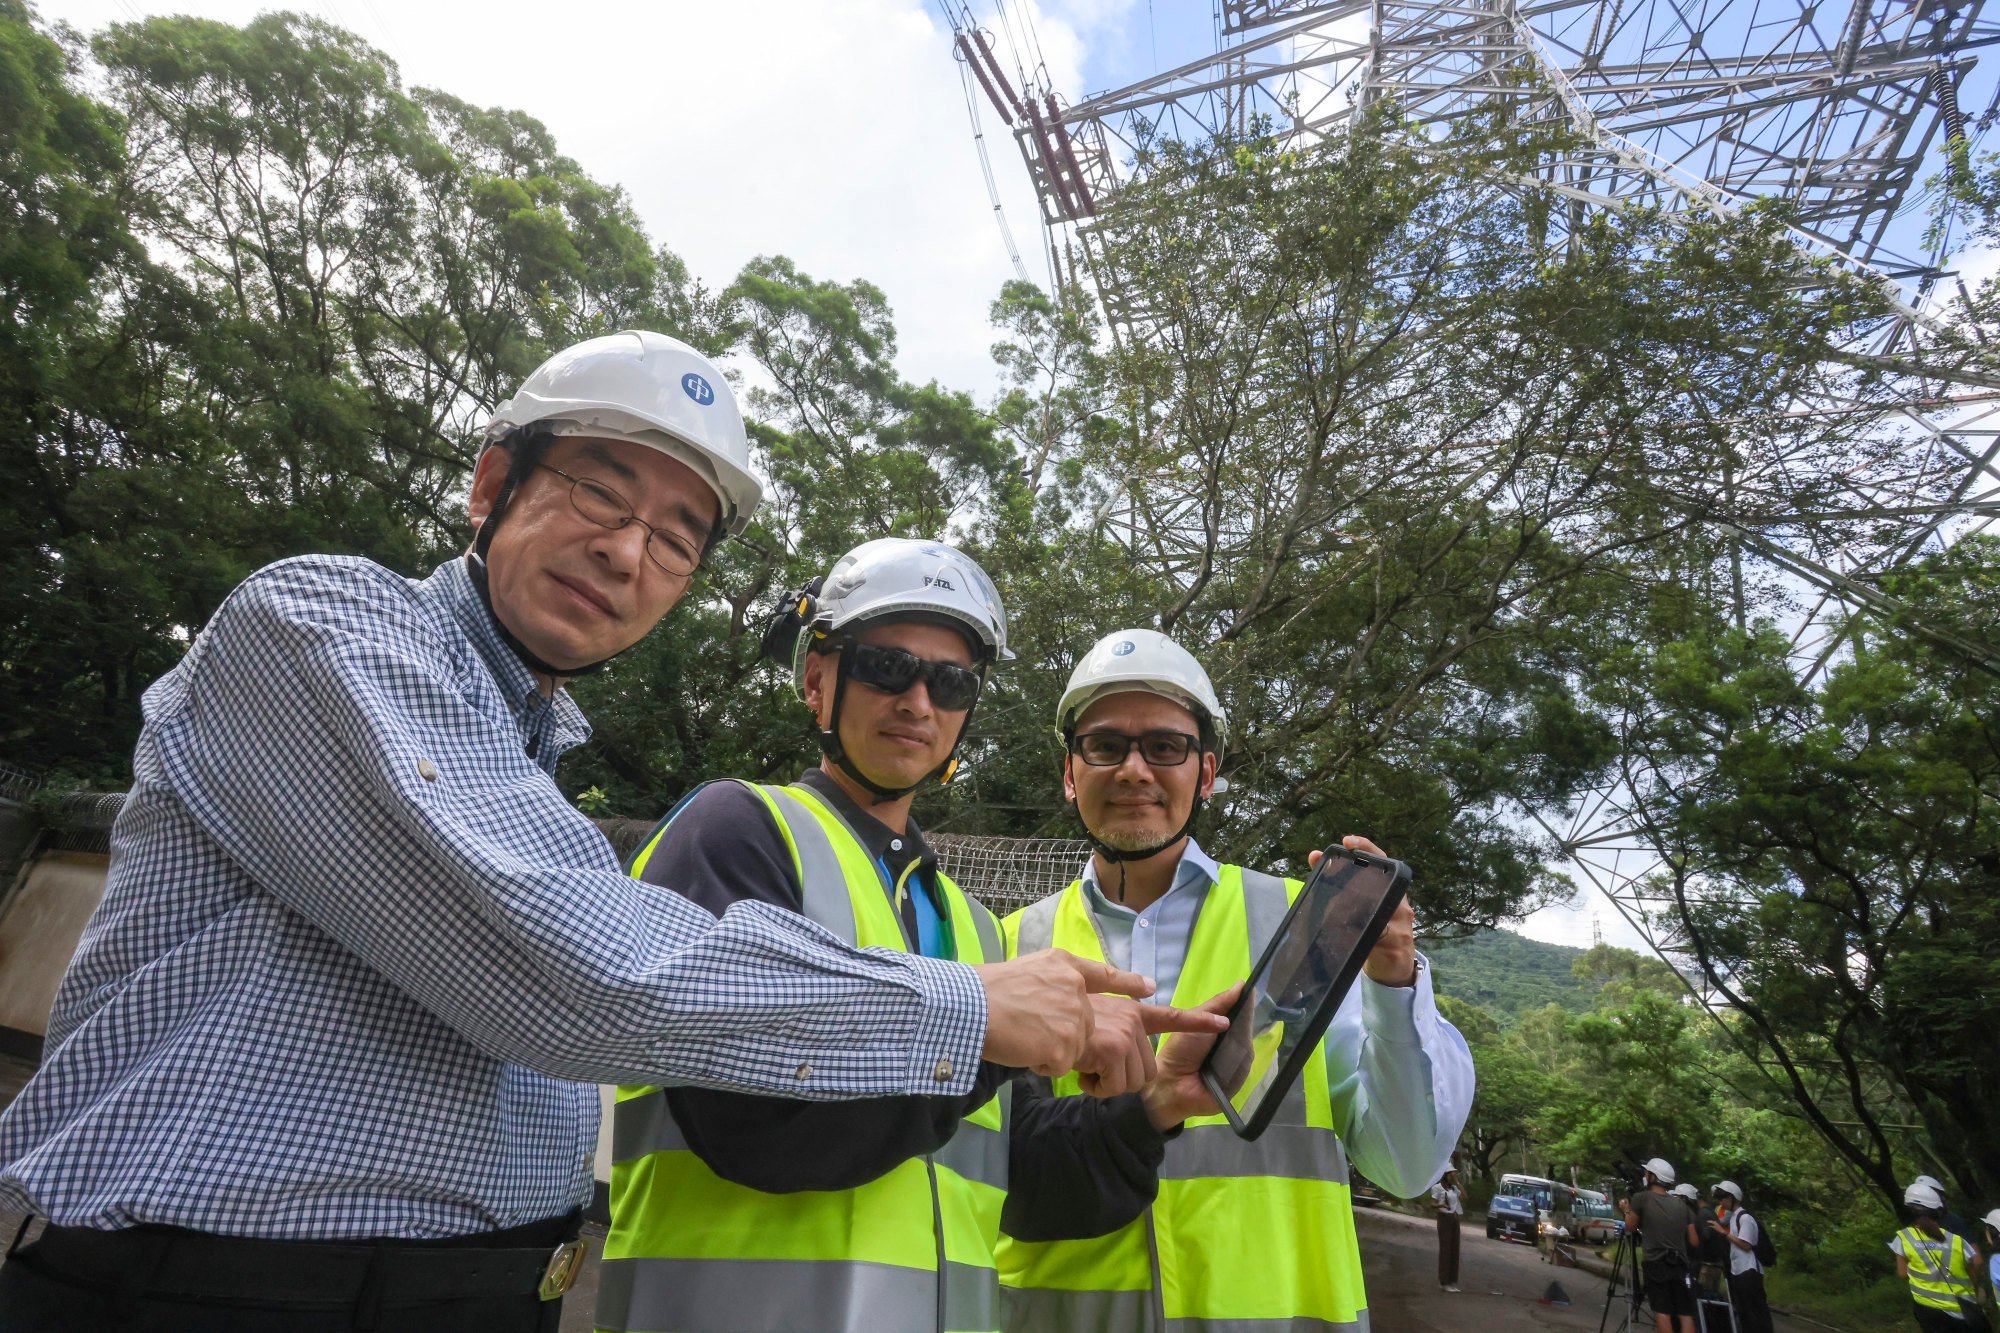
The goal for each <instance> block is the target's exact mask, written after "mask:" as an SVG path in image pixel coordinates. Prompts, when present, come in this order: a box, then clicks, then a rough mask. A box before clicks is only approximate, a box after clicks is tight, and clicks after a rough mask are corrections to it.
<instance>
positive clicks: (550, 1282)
mask: <svg viewBox="0 0 2000 1333" xmlns="http://www.w3.org/2000/svg"><path fill="white" fill-rule="evenodd" d="M582 1271H583V1242H582V1241H580V1240H572V1241H565V1242H564V1243H563V1244H561V1245H558V1246H556V1249H555V1253H554V1254H551V1255H550V1256H549V1266H548V1267H547V1268H544V1269H543V1270H542V1285H541V1288H540V1290H539V1291H538V1292H537V1293H536V1294H537V1295H539V1296H540V1297H541V1298H542V1299H543V1300H545V1301H559V1300H561V1299H562V1298H563V1297H564V1296H565V1295H567V1294H568V1292H569V1289H570V1288H571V1287H573V1286H575V1285H576V1276H577V1274H578V1273H581V1272H582Z"/></svg>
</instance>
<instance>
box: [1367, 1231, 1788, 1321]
mask: <svg viewBox="0 0 2000 1333" xmlns="http://www.w3.org/2000/svg"><path fill="white" fill-rule="evenodd" d="M1355 1222H1356V1230H1357V1231H1359V1232H1360V1235H1361V1267H1362V1271H1363V1272H1364V1273H1365V1274H1366V1275H1367V1280H1368V1315H1369V1323H1370V1325H1371V1327H1372V1328H1373V1330H1374V1333H1465V1331H1466V1330H1472V1329H1477V1330H1479V1331H1480V1333H1489V1331H1490V1333H1515V1331H1516V1330H1529V1329H1550V1328H1561V1329H1589V1330H1592V1331H1593V1333H1594V1330H1596V1328H1597V1324H1598V1320H1599V1318H1600V1317H1602V1315H1603V1314H1604V1295H1605V1286H1606V1283H1605V1280H1604V1279H1603V1278H1601V1277H1598V1276H1596V1275H1595V1274H1592V1273H1589V1272H1586V1271H1585V1270H1583V1269H1580V1268H1551V1267H1549V1265H1548V1264H1546V1263H1544V1262H1542V1258H1541V1254H1540V1252H1538V1251H1536V1250H1534V1249H1531V1248H1530V1247H1528V1246H1526V1245H1523V1244H1520V1243H1519V1242H1510V1241H1504V1240H1488V1239H1487V1238H1486V1232H1485V1230H1484V1228H1483V1226H1482V1224H1481V1221H1480V1219H1479V1218H1476V1217H1469V1218H1467V1219H1466V1222H1467V1225H1466V1226H1465V1228H1464V1230H1463V1232H1462V1235H1461V1238H1460V1246H1459V1266H1458V1271H1459V1281H1458V1285H1459V1288H1460V1290H1459V1292H1458V1293H1457V1294H1456V1295H1454V1294H1452V1293H1450V1292H1445V1291H1440V1290H1439V1289H1438V1284H1437V1224H1436V1222H1434V1221H1433V1220H1431V1219H1428V1218H1422V1219H1419V1218H1414V1217H1407V1216H1405V1215H1404V1214H1402V1213H1392V1212H1387V1211H1385V1210H1383V1209H1380V1208H1358V1209H1356V1210H1355ZM1551 1280H1553V1281H1556V1282H1560V1283H1561V1284H1562V1286H1563V1290H1564V1291H1565V1292H1567V1293H1568V1295H1569V1299H1570V1304H1569V1305H1568V1307H1567V1308H1565V1307H1561V1306H1551V1305H1543V1304H1541V1303H1540V1298H1541V1296H1542V1293H1543V1292H1544V1291H1545V1290H1547V1288H1548V1285H1549V1283H1550V1281H1551ZM1623 1314H1624V1294H1623V1292H1622V1291H1621V1292H1620V1294H1619V1305H1618V1308H1616V1309H1614V1310H1613V1311H1612V1315H1611V1318H1610V1320H1609V1321H1607V1323H1606V1324H1605V1328H1606V1329H1607V1330H1610V1329H1617V1328H1621V1327H1623V1318H1622V1316H1623ZM1776 1323H1777V1333H1819V1330H1817V1329H1810V1328H1809V1326H1807V1325H1805V1324H1798V1323H1793V1322H1791V1321H1788V1320H1786V1319H1785V1318H1783V1317H1782V1316H1780V1317H1779V1318H1778V1319H1777V1321H1776ZM1637 1327H1638V1328H1640V1329H1642V1330H1645V1331H1646V1333H1651V1330H1652V1327H1653V1323H1652V1318H1651V1315H1650V1313H1649V1312H1642V1313H1641V1315H1640V1322H1639V1324H1638V1326H1637Z"/></svg>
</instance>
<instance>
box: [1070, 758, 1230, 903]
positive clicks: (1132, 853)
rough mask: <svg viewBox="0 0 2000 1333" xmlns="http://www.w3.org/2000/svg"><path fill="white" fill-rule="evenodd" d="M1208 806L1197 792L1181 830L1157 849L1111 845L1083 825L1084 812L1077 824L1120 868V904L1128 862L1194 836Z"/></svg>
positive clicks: (1093, 846)
mask: <svg viewBox="0 0 2000 1333" xmlns="http://www.w3.org/2000/svg"><path fill="white" fill-rule="evenodd" d="M1079 762H1080V761H1079ZM1207 804H1208V799H1207V798H1206V797H1204V796H1203V795H1202V794H1201V793H1200V792H1196V793H1195V797H1194V804H1192V805H1190V806H1189V807H1188V816H1187V818H1186V819H1185V820H1183V821H1182V822H1181V826H1180V828H1179V829H1177V830H1176V831H1175V832H1174V833H1172V834H1171V835H1169V836H1168V838H1167V840H1166V841H1165V842H1163V843H1161V844H1160V845H1159V846H1157V847H1152V848H1138V849H1127V848H1123V847H1113V846H1112V845H1111V844H1110V843H1108V842H1106V841H1104V839H1102V838H1100V837H1098V836H1097V834H1096V833H1094V832H1093V831H1092V830H1091V827H1090V825H1088V824H1083V815H1082V812H1081V811H1078V813H1077V823H1079V824H1083V836H1084V838H1085V839H1086V840H1087V841H1088V842H1089V843H1090V846H1091V849H1092V850H1093V851H1095V852H1096V853H1097V854H1098V855H1099V856H1101V857H1103V858H1104V859H1105V860H1107V861H1109V862H1110V863H1111V864H1112V865H1115V866H1117V867H1118V891H1117V895H1116V896H1117V900H1118V901H1119V902H1121V903H1122V902H1124V901H1125V864H1126V862H1128V861H1146V860H1150V859H1152V858H1153V857H1155V856H1158V855H1159V854H1160V853H1161V852H1164V851H1166V850H1167V848H1169V847H1172V846H1174V845H1175V844H1176V843H1178V842H1180V841H1181V839H1183V838H1187V837H1192V836H1193V834H1194V826H1195V821H1196V820H1198V819H1200V818H1201V811H1202V807H1203V806H1205V805H1207ZM1070 808H1071V809H1072V810H1074V809H1075V808H1076V802H1075V800H1071V801H1070Z"/></svg>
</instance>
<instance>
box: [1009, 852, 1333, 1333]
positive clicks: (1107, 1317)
mask: <svg viewBox="0 0 2000 1333" xmlns="http://www.w3.org/2000/svg"><path fill="white" fill-rule="evenodd" d="M1300 887H1301V886H1300V884H1299V882H1298V881H1296V880H1282V879H1278V878H1277V877H1275V876H1272V875H1262V874H1258V873H1256V872H1255V871H1246V870H1244V869H1242V868H1241V867H1239V866H1223V867H1222V868H1221V873H1220V875H1219V878H1218V880H1217V882H1216V884H1215V885H1214V886H1213V887H1212V888H1210V889H1209V891H1208V897H1207V899H1206V900H1205V901H1204V902H1203V903H1202V906H1201V911H1200V912H1199V914H1198V915H1197V916H1196V917H1195V925H1194V934H1193V937H1192V938H1191V939H1190V940H1189V941H1188V950H1187V958H1186V961H1185V962H1184V963H1183V964H1182V967H1181V974H1180V979H1179V980H1178V981H1177V982H1176V983H1175V986H1174V995H1173V1003H1174V1004H1175V1005H1178V1006H1180V1007H1183V1008H1188V1007H1192V1006H1194V1005H1197V1004H1200V1003H1201V1002H1202V1001H1204V1000H1206V999H1208V998H1209V997H1210V996H1212V995H1214V994H1216V993H1217V992H1220V991H1223V990H1226V989H1228V988H1229V987H1230V986H1233V985H1235V984H1236V983H1237V982H1239V981H1241V980H1242V979H1243V978H1244V977H1245V976H1247V975H1248V974H1249V971H1250V968H1251V967H1252V966H1253V965H1254V964H1255V962H1256V959H1257V957H1258V955H1260V954H1261V953H1262V952H1263V949H1264V945H1265V944H1266V943H1267V942H1268V941H1269V940H1270V939H1271V937H1272V936H1273V935H1275V934H1276V933H1277V928H1278V923H1279V922H1280V921H1281V920H1283V918H1284V914H1285V910H1286V908H1287V907H1288V906H1289V905H1290V903H1291V900H1292V898H1293V897H1294V896H1296V895H1297V893H1298V891H1299V888H1300ZM1004 929H1005V931H1006V936H1007V944H1008V949H1009V953H1010V954H1012V955H1018V954H1023V953H1029V952H1032V951H1034V950H1036V949H1044V948H1050V947H1057V948H1063V949H1068V950H1069V951H1070V952H1071V953H1074V954H1078V955H1080V956H1083V957H1087V958H1094V959H1100V960H1102V959H1104V956H1105V950H1104V942H1103V937H1102V935H1101V934H1100V933H1099V931H1098V929H1097V925H1096V923H1095V921H1094V920H1093V919H1092V917H1091V913H1090V905H1089V899H1088V898H1087V897H1085V895H1084V892H1083V885H1082V883H1081V882H1080V881H1079V882H1077V883H1074V884H1071V885H1070V886H1069V888H1067V889H1066V890H1064V891H1063V892H1062V893H1059V894H1056V895H1054V896H1053V897H1049V898H1044V899H1042V900H1041V901H1040V902H1037V903H1034V904H1032V905H1031V906H1029V907H1026V908H1023V909H1022V910H1021V911H1019V912H1016V913H1014V914H1013V915H1012V916H1010V917H1008V918H1007V920H1006V922H1005V923H1004ZM1054 1087H1055V1091H1056V1093H1057V1094H1058V1095H1061V1096H1073V1095H1076V1094H1077V1093H1079V1092H1080V1091H1081V1088H1080V1086H1079V1085H1078V1083H1077V1080H1076V1078H1075V1076H1074V1075H1066V1076H1064V1077H1063V1078H1059V1079H1056V1080H1055V1081H1054ZM1000 1281H1001V1292H1000V1316H1001V1323H1002V1326H1003V1327H1005V1328H1006V1329H1007V1330H1008V1331H1009V1333H1058V1331H1060V1333H1140V1331H1144V1333H1280V1331H1287V1333H1288V1331H1290V1330H1299V1331H1300V1333H1305V1331H1307V1330H1311V1331H1312V1333H1356V1331H1357V1330H1366V1329H1367V1328H1368V1310H1367V1301H1366V1298H1365V1296H1364V1295H1363V1291H1362V1282H1361V1254H1360V1249H1359V1246H1358V1245H1357V1243H1356V1241H1355V1235H1354V1213H1353V1206H1352V1203H1351V1200H1350V1197H1349V1194H1348V1188H1347V1155H1346V1152H1345V1150H1344V1149H1343V1148H1342V1146H1341V1143H1340V1135H1339V1133H1338V1132H1337V1131H1336V1129H1335V1128H1334V1117H1333V1103H1332V1096H1331V1091H1330V1083H1329V1079H1328V1075H1327V1066H1326V1050H1325V1047H1324V1045H1322V1046H1321V1048H1320V1049H1319V1050H1318V1051H1317V1052H1315V1053H1314V1055H1313V1057H1312V1059H1311V1061H1310V1062H1309V1063H1308V1064H1307V1066H1306V1069H1305V1072H1304V1073H1303V1074H1302V1075H1301V1076H1300V1079H1299V1081H1298V1083H1297V1084H1295V1085H1294V1086H1293V1087H1292V1089H1291V1090H1290V1091H1289V1092H1288V1093H1287V1094H1286V1096H1285V1100H1284V1101H1283V1102H1282V1103H1281V1104H1280V1105H1279V1108H1278V1114H1277V1118H1276V1119H1275V1120H1274V1121H1273V1122H1272V1124H1271V1127H1270V1128H1269V1129H1267V1130H1266V1131H1265V1132H1264V1134H1263V1136H1262V1137H1261V1138H1259V1139H1257V1140H1256V1141H1255V1142H1254V1143H1253V1142H1246V1141H1244V1140H1243V1139H1241V1138H1238V1137H1237V1135H1236V1133H1235V1131H1233V1130H1231V1129H1230V1128H1229V1125H1228V1122H1227V1121H1226V1120H1225V1119H1224V1118H1223V1117H1221V1116H1198V1117H1196V1118H1194V1119H1192V1120H1189V1121H1188V1122H1187V1125H1186V1126H1185V1127H1184V1128H1183V1129H1182V1131H1181V1133H1180V1134H1179V1135H1178V1136H1177V1137H1176V1138H1174V1139H1172V1140H1170V1141H1169V1142H1168V1144H1167V1148H1166V1158H1165V1160H1164V1161H1163V1162H1162V1163H1161V1166H1160V1190H1159V1195H1158V1197H1157V1199H1156V1200H1155V1201H1154V1203H1153V1206H1152V1207H1151V1208H1150V1209H1148V1210H1147V1211H1146V1213H1144V1214H1143V1215H1141V1216H1140V1217H1139V1218H1138V1219H1136V1220H1135V1221H1133V1222H1132V1223H1131V1224H1129V1225H1127V1226H1125V1227H1122V1228H1120V1229H1119V1230H1117V1231H1115V1232H1113V1233H1111V1234H1110V1235H1108V1236H1102V1237H1098V1238H1096V1239H1093V1240H1079V1241H1051V1242H1041V1243H1035V1242H1024V1241H1017V1240H1014V1239H1012V1238H1011V1237H1008V1236H1002V1237H1001V1238H1000Z"/></svg>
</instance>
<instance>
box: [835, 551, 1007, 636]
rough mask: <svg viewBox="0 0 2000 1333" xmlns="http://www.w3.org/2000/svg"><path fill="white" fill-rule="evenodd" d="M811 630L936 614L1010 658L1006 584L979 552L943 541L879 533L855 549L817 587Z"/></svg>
mask: <svg viewBox="0 0 2000 1333" xmlns="http://www.w3.org/2000/svg"><path fill="white" fill-rule="evenodd" d="M812 597H813V605H812V613H811V615H810V617H808V621H809V624H810V626H811V628H812V632H813V633H814V634H815V635H817V636H819V637H821V638H825V637H827V636H829V635H836V634H839V633H841V632H842V631H843V630H851V629H855V628H857V627H859V626H861V625H863V624H866V623H867V622H868V621H871V620H881V619H884V618H885V617H886V618H893V619H896V620H914V619H923V618H928V619H935V620H941V621H945V622H947V623H950V624H952V625H953V626H954V627H956V628H958V629H960V630H969V631H971V633H972V638H973V642H974V643H976V644H979V645H981V646H983V647H984V649H985V653H984V658H985V660H986V661H989V662H992V661H999V662H1011V661H1012V660H1013V659H1014V654H1013V653H1012V652H1011V651H1009V650H1008V648H1007V613H1006V611H1005V610H1003V609H1002V607H1001V605H1000V592H999V589H997V588H995V587H994V586H993V580H992V579H989V578H987V577H986V571H985V570H983V569H981V568H980V567H979V566H978V565H976V564H974V563H973V560H972V557H971V556H969V555H967V554H966V553H965V552H963V551H961V550H959V549H958V548H957V547H955V546H947V545H945V544H944V543H943V542H930V541H914V540H911V539H909V538H906V537H880V538H877V539H876V540H874V541H871V542H863V543H861V545H859V546H857V547H855V548H854V549H853V550H851V551H849V552H848V553H847V554H846V555H844V556H842V557H840V559H839V560H837V561H835V562H834V566H833V569H832V570H831V571H829V572H828V574H827V576H826V578H825V579H824V580H823V581H822V582H821V583H820V586H819V591H818V592H817V593H815V594H813V595H812Z"/></svg>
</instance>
